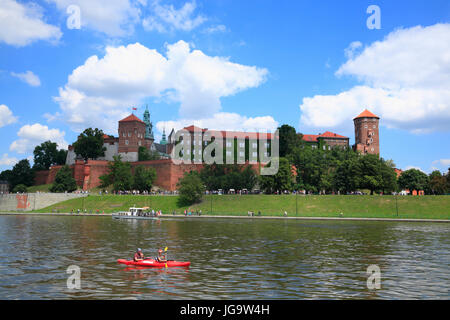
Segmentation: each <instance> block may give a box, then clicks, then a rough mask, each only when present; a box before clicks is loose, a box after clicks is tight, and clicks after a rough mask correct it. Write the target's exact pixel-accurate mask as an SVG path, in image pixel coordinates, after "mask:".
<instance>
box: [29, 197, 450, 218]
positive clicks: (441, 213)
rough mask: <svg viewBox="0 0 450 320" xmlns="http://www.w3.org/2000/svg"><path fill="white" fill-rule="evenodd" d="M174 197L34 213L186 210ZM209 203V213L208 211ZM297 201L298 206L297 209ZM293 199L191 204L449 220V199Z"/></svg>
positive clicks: (113, 200) (231, 211)
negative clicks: (144, 209)
mask: <svg viewBox="0 0 450 320" xmlns="http://www.w3.org/2000/svg"><path fill="white" fill-rule="evenodd" d="M177 199H178V197H176V196H130V195H128V196H114V195H104V196H98V195H91V196H88V197H86V198H78V199H72V200H68V201H64V202H61V203H58V204H55V205H52V206H50V207H48V208H44V209H41V210H38V211H37V212H52V211H56V210H57V211H59V212H70V211H71V210H72V209H73V210H75V211H76V210H77V209H80V210H83V209H87V210H88V211H91V210H92V211H93V212H95V211H96V210H97V209H98V210H100V211H101V212H103V211H104V212H105V213H111V212H117V211H124V210H128V209H129V208H130V207H131V206H134V205H136V206H138V207H144V206H149V207H151V208H153V209H155V210H162V211H163V213H172V211H173V210H176V212H177V213H182V212H183V211H184V209H188V208H189V207H180V206H178V204H177ZM211 200H212V212H211ZM296 202H297V206H296ZM397 205H398V216H397V206H396V197H395V196H338V195H334V196H333V195H330V196H300V195H299V196H297V197H296V196H295V195H278V196H277V195H243V196H240V195H220V196H219V195H214V196H205V197H204V199H203V201H202V202H201V203H199V204H196V205H192V206H190V208H191V209H192V210H194V211H196V210H202V215H206V214H208V215H209V214H212V215H247V212H248V211H254V212H255V213H256V214H257V213H258V211H261V214H262V215H264V216H282V215H283V213H284V211H287V213H288V216H290V217H292V216H299V217H340V216H341V214H340V213H342V217H369V218H413V219H414V218H415V219H427V218H428V219H450V196H420V197H419V196H416V197H413V196H399V197H398V198H397Z"/></svg>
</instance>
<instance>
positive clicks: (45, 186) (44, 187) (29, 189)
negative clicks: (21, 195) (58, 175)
mask: <svg viewBox="0 0 450 320" xmlns="http://www.w3.org/2000/svg"><path fill="white" fill-rule="evenodd" d="M52 185H53V184H51V183H50V184H41V185H39V186H31V187H27V192H28V193H36V192H50V190H49V189H50V187H51V186H52Z"/></svg>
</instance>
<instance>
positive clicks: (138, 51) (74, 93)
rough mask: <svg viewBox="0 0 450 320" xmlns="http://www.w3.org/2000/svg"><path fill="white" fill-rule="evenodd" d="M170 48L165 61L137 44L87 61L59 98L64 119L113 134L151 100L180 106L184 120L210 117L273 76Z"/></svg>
mask: <svg viewBox="0 0 450 320" xmlns="http://www.w3.org/2000/svg"><path fill="white" fill-rule="evenodd" d="M166 49H167V52H166V57H165V56H163V55H162V54H160V53H159V52H158V51H156V50H154V49H149V48H147V47H145V46H143V45H141V44H139V43H135V44H130V45H128V46H126V47H125V46H120V47H107V48H106V54H105V56H104V57H103V58H98V57H97V56H92V57H90V58H88V59H87V60H86V62H85V63H84V64H83V65H81V66H79V67H78V68H76V69H75V70H74V71H73V72H72V74H71V75H70V76H69V78H68V82H67V84H66V85H65V86H64V88H60V89H59V96H58V97H55V101H57V102H58V103H59V105H60V108H61V111H62V112H61V114H62V116H61V118H63V119H65V120H66V121H67V122H68V123H69V124H70V125H72V128H73V129H74V130H75V131H82V130H84V129H85V128H86V127H87V126H96V127H101V128H103V129H104V130H105V131H106V132H110V133H114V132H116V130H117V128H116V126H117V120H118V119H120V118H121V117H125V116H126V115H127V114H128V113H129V110H130V106H132V105H137V104H139V103H140V101H142V99H143V98H146V97H157V98H164V99H169V100H170V101H173V102H179V103H180V111H179V112H180V115H181V116H182V117H183V118H189V119H193V118H201V117H211V116H212V115H213V114H215V113H217V112H219V111H220V109H221V104H220V98H222V97H226V96H230V95H233V94H236V93H238V92H240V91H243V90H246V89H249V88H254V87H258V86H259V85H260V84H261V83H263V82H264V81H265V78H266V75H267V73H268V71H267V70H266V69H263V68H257V67H254V66H245V65H241V64H237V63H233V62H230V61H229V59H228V58H223V57H211V56H207V55H205V54H204V53H203V52H202V51H200V50H191V48H190V46H189V44H187V43H186V42H184V41H178V42H177V43H175V44H172V45H167V46H166Z"/></svg>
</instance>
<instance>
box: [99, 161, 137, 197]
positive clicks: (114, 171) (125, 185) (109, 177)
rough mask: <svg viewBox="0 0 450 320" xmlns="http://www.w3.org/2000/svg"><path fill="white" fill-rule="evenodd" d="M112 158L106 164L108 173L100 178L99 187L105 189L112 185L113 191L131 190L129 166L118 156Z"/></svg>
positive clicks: (131, 178)
mask: <svg viewBox="0 0 450 320" xmlns="http://www.w3.org/2000/svg"><path fill="white" fill-rule="evenodd" d="M113 158H114V160H113V161H112V162H110V163H109V164H108V169H109V173H108V174H105V175H102V176H100V181H101V185H100V187H101V188H107V187H109V186H110V185H112V186H113V188H114V190H115V191H126V190H131V189H132V186H133V175H132V174H131V164H130V163H129V162H123V161H122V159H121V157H120V155H119V156H114V157H113Z"/></svg>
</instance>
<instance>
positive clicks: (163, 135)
mask: <svg viewBox="0 0 450 320" xmlns="http://www.w3.org/2000/svg"><path fill="white" fill-rule="evenodd" d="M159 144H163V145H164V144H167V139H166V128H163V134H162V139H161V141H160V142H159Z"/></svg>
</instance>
